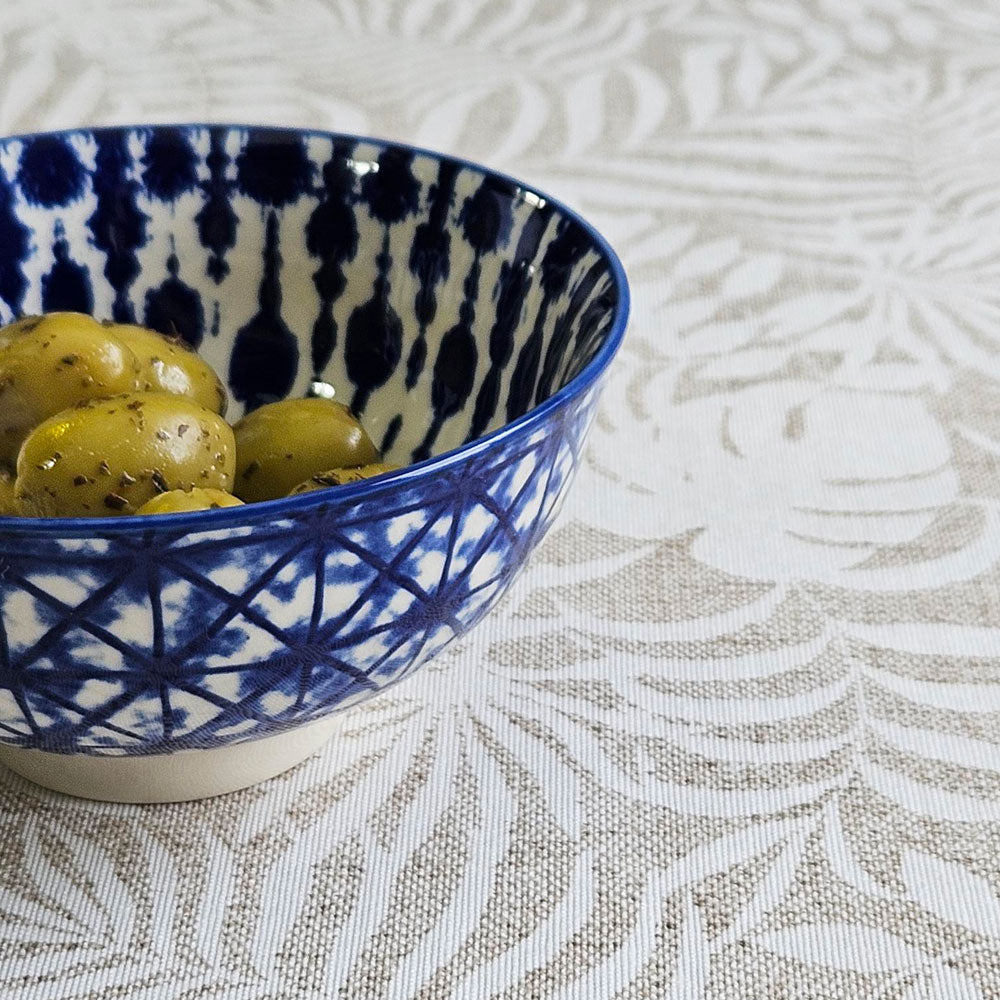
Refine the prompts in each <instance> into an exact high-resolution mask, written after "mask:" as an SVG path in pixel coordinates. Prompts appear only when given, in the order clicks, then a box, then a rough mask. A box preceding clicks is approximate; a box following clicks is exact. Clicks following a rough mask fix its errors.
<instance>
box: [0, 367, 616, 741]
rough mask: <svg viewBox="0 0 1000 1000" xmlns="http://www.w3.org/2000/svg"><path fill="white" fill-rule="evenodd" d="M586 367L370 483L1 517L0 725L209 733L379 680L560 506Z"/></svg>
mask: <svg viewBox="0 0 1000 1000" xmlns="http://www.w3.org/2000/svg"><path fill="white" fill-rule="evenodd" d="M598 392H599V384H595V385H593V386H592V387H591V388H590V389H588V390H587V391H586V392H585V393H583V394H582V395H580V396H578V397H574V398H573V399H571V400H568V401H567V402H566V403H565V404H563V405H561V406H560V407H558V408H556V409H554V410H552V411H550V412H549V414H548V415H547V419H546V420H545V421H543V422H539V423H538V424H536V425H535V426H534V427H532V428H530V429H526V430H525V432H524V433H518V434H512V435H509V436H506V437H504V438H502V439H500V440H498V441H497V442H495V443H494V444H493V445H492V446H490V447H488V448H485V449H481V450H479V451H478V452H476V453H473V454H471V455H470V456H469V457H468V458H467V459H465V460H463V461H460V462H454V463H452V464H451V465H450V466H449V467H447V468H446V469H445V470H444V471H435V470H434V469H433V467H431V468H428V469H427V470H426V472H424V473H423V474H418V475H416V476H414V477H412V478H410V479H404V480H402V481H401V482H399V483H398V484H394V483H391V482H389V483H387V484H386V485H387V486H391V489H385V490H383V491H382V492H380V493H376V494H375V495H365V496H364V497H363V498H361V499H358V500H356V501H353V502H350V501H349V502H340V503H338V502H337V501H336V497H335V491H331V499H330V501H329V502H323V503H320V504H318V505H316V506H314V507H311V508H309V509H307V510H304V511H301V512H296V513H294V514H293V515H291V516H284V517H281V518H280V519H270V520H269V519H263V520H259V521H257V522H255V523H252V524H249V525H247V524H242V525H239V526H236V527H231V528H223V529H220V530H216V531H184V530H171V527H170V520H171V518H170V517H169V516H163V517H162V518H160V519H158V520H157V522H156V523H155V526H154V527H151V528H148V529H146V530H144V531H142V532H135V533H132V532H121V531H117V532H109V533H107V534H106V535H105V536H104V537H100V536H90V537H72V536H70V535H67V536H66V537H60V536H59V535H54V534H51V533H44V534H39V535H38V536H37V537H36V538H34V539H32V540H31V543H30V544H26V543H25V539H24V537H23V536H18V537H16V538H14V537H11V536H7V535H2V534H0V742H2V743H5V744H8V745H13V746H20V747H26V748H34V749H39V750H46V751H50V752H58V753H75V754H81V753H82V754H107V755H137V754H157V753H168V752H172V751H175V750H182V749H191V748H206V749H207V748H215V747H221V746H225V745H227V744H231V743H234V742H238V741H245V740H251V739H259V738H262V737H265V736H269V735H273V734H276V733H280V732H282V731H283V730H286V729H289V728H290V727H293V726H299V725H303V724H306V723H309V722H313V721H316V720H318V719H319V718H321V717H323V716H325V715H327V714H329V713H331V712H333V711H336V710H339V709H343V708H345V707H347V706H349V705H353V704H355V703H357V702H359V701H361V700H364V699H366V698H369V697H371V696H372V695H374V694H376V693H377V692H379V691H380V690H382V689H383V688H385V687H387V686H389V685H391V684H394V683H396V682H397V681H399V680H401V679H403V678H404V677H406V676H407V675H409V674H410V673H412V672H413V670H415V669H416V668H417V667H418V666H419V665H420V664H421V663H423V662H425V661H426V660H427V659H429V658H430V657H431V656H433V655H434V654H435V653H437V652H439V651H440V650H441V649H442V647H444V646H445V645H446V644H447V643H448V642H450V641H451V640H452V639H454V638H455V637H456V636H458V635H461V634H462V633H463V632H465V631H466V630H467V629H469V628H470V627H471V626H472V625H474V624H475V623H476V622H477V621H478V620H479V619H480V618H481V617H482V616H483V615H484V614H485V613H486V612H487V611H489V610H490V608H492V607H493V605H494V604H495V603H496V602H497V600H498V599H499V598H500V596H501V595H502V594H503V592H504V590H505V589H506V587H507V586H508V585H509V583H510V582H511V580H512V578H513V576H514V575H515V573H516V572H517V571H518V569H519V568H520V567H521V566H522V565H523V563H524V561H525V559H526V558H527V557H528V555H529V554H530V552H531V551H532V549H534V548H535V546H536V545H537V543H538V541H539V540H540V538H541V537H542V535H543V534H544V533H545V531H546V529H547V528H548V526H549V525H550V524H551V522H552V520H553V518H554V517H555V515H556V513H557V512H558V509H559V506H560V504H561V501H562V499H563V497H564V496H565V493H566V489H567V487H568V486H569V483H570V480H571V479H572V476H573V473H574V471H575V468H576V465H577V463H578V461H579V459H580V453H581V447H582V444H583V440H584V437H585V435H586V431H587V427H588V425H589V422H590V420H591V417H592V415H593V412H594V406H595V403H596V399H597V395H598Z"/></svg>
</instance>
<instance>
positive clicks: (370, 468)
mask: <svg viewBox="0 0 1000 1000" xmlns="http://www.w3.org/2000/svg"><path fill="white" fill-rule="evenodd" d="M398 468H399V466H398V465H389V464H388V463H387V462H373V463H372V464H371V465H358V466H355V467H354V468H353V469H328V470H327V471H326V472H318V473H317V474H316V475H315V476H310V477H309V479H307V480H306V481H305V482H304V483H299V485H298V486H296V487H295V488H294V489H293V490H292V491H291V493H289V496H295V495H296V494H297V493H311V492H312V491H313V490H324V489H326V488H327V487H330V486H343V485H344V483H356V482H358V481H359V480H362V479H371V478H372V477H373V476H381V475H382V474H383V473H385V472H393V471H395V470H396V469H398Z"/></svg>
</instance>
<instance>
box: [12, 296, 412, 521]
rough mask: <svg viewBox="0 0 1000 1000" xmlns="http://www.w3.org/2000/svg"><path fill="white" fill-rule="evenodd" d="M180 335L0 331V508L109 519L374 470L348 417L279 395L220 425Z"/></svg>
mask: <svg viewBox="0 0 1000 1000" xmlns="http://www.w3.org/2000/svg"><path fill="white" fill-rule="evenodd" d="M226 403H227V400H226V392H225V389H224V388H223V386H222V383H221V382H220V381H219V378H218V376H217V375H216V374H215V372H214V371H213V370H212V368H211V367H210V366H209V365H208V364H207V363H206V362H205V361H203V360H202V359H201V358H200V357H199V356H198V355H197V354H195V353H194V352H193V351H191V350H190V349H189V348H188V347H187V346H186V345H185V344H184V343H183V341H181V340H180V339H179V338H170V337H164V336H161V335H160V334H158V333H154V332H153V331H151V330H146V329H144V328H143V327H139V326H132V325H130V324H126V323H111V322H104V323H100V322H98V321H97V320H95V319H93V318H92V317H90V316H85V315H83V314H81V313H70V312H63V313H48V314H46V315H44V316H27V317H24V318H23V319H19V320H17V321H16V322H14V323H11V324H9V325H8V326H5V327H2V328H0V514H5V515H23V516H29V517H79V516H83V517H115V516H121V515H126V514H168V513H173V512H176V511H190V510H207V509H211V508H217V507H232V506H237V505H239V504H241V503H253V502H257V501H261V500H273V499H276V498H278V497H283V496H288V495H290V494H298V493H305V492H308V491H310V490H315V489H322V488H324V487H329V486H336V485H340V484H342V483H346V482H355V481H357V480H358V479H364V478H368V477H370V476H377V475H379V474H381V473H383V472H388V471H390V469H392V468H394V466H389V465H385V464H383V463H382V462H381V456H380V455H379V453H378V449H376V447H375V446H374V445H373V444H372V441H371V438H369V437H368V435H367V433H366V432H365V430H364V428H363V427H362V426H361V424H360V423H359V422H358V420H357V418H355V417H354V415H353V414H352V413H351V412H350V410H348V408H347V407H346V406H344V405H343V404H342V403H337V402H334V401H333V400H331V399H319V398H316V399H287V400H282V401H281V402H278V403H271V404H269V405H266V406H262V407H260V408H259V409H257V410H254V411H252V412H251V413H248V414H247V415H246V416H245V417H243V419H242V420H240V421H239V422H238V423H236V424H235V425H234V426H230V425H229V424H228V423H226V421H225V419H224V415H225V412H226Z"/></svg>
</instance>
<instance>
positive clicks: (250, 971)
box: [0, 0, 1000, 1000]
mask: <svg viewBox="0 0 1000 1000" xmlns="http://www.w3.org/2000/svg"><path fill="white" fill-rule="evenodd" d="M0 73H2V75H3V76H2V79H3V87H2V88H0V129H2V131H3V132H5V133H9V132H13V131H19V130H28V129H35V128H47V127H59V126H70V125H75V124H80V123H87V124H89V123H110V122H136V121H168V120H199V119H200V120H215V121H225V120H235V121H241V120H249V121H264V122H275V123H287V124H300V125H312V126H318V127H327V128H333V129H342V130H346V131H356V132H362V133H373V134H378V135H382V136H387V137H391V138H397V139H402V140H406V141H410V142H415V143H418V144H423V145H429V146H432V147H437V148H442V149H445V150H448V151H451V152H455V153H458V154H461V155H465V156H468V157H471V158H474V159H481V160H484V161H486V162H488V163H489V164H490V165H493V166H496V167H500V168H503V169H505V170H508V171H510V172H512V173H515V174H517V175H519V176H522V177H525V178H527V179H529V180H531V181H532V182H534V183H537V184H538V185H539V186H540V187H541V188H543V189H548V190H551V191H552V192H553V193H555V194H558V195H560V196H561V197H563V198H564V199H565V200H567V201H569V202H570V203H571V204H573V205H574V206H575V207H577V208H579V209H581V210H582V211H583V212H585V214H587V215H588V217H590V218H591V219H593V221H595V223H597V225H598V226H599V227H600V228H602V229H603V230H604V231H605V232H606V233H607V235H608V236H609V238H610V239H611V240H612V242H613V243H614V244H615V245H616V246H617V247H618V248H619V249H620V251H621V254H622V256H623V258H624V261H625V265H626V268H627V270H628V272H629V275H630V278H631V281H632V284H633V292H634V320H633V323H632V327H631V331H630V333H629V335H628V338H627V340H626V344H625V347H624V349H623V352H622V354H621V356H620V358H619V360H618V362H617V363H616V366H615V368H614V373H613V377H612V380H611V383H610V385H609V387H608V390H607V393H606V396H605V398H604V401H603V405H602V410H601V413H600V416H599V418H598V420H597V422H596V425H595V427H594V429H593V433H592V437H591V440H590V444H589V448H588V451H587V455H586V463H585V467H584V468H583V470H582V472H581V474H580V476H579V479H578V480H577V483H576V485H575V487H574V491H573V493H572V496H571V498H570V500H569V502H568V503H567V506H566V508H565V510H564V513H563V514H562V516H561V519H560V521H559V522H558V524H557V526H556V528H555V530H554V531H553V532H552V534H551V535H550V536H549V538H548V539H547V541H546V543H545V544H544V546H543V548H542V550H541V551H540V554H539V555H538V557H537V558H535V559H534V560H533V562H532V564H531V565H530V567H529V568H528V569H527V570H526V571H525V573H524V574H523V576H522V577H521V578H520V579H519V581H518V583H517V584H516V585H515V587H514V588H513V590H512V592H511V594H510V596H509V597H508V599H507V600H506V602H505V603H504V604H503V606H502V608H501V609H500V610H499V611H498V612H497V613H495V614H493V615H492V616H491V617H490V618H489V619H488V620H487V621H485V622H484V623H483V624H482V625H481V626H480V627H479V628H478V630H477V631H475V632H474V633H473V634H472V635H471V636H470V637H468V639H467V640H465V641H463V642H462V643H461V644H459V645H457V646H455V647H453V648H451V649H450V650H449V651H448V652H447V653H445V654H443V655H442V656H441V657H440V658H439V659H438V660H437V661H435V662H433V663H432V664H430V665H428V666H427V667H426V668H425V669H424V670H423V671H422V672H421V673H419V674H418V675H417V676H416V677H414V678H413V679H412V680H410V681H408V682H407V683H406V684H405V685H404V686H402V687H400V688H399V689H395V690H394V691H392V692H391V693H389V694H387V695H386V696H384V697H382V698H379V699H376V700H375V701H374V702H373V703H371V704H368V705H365V706H362V707H361V708H360V709H358V710H356V711H352V712H350V713H349V714H347V715H345V716H344V717H343V718H342V723H341V729H340V732H339V733H338V735H337V737H336V739H335V740H334V741H333V743H332V744H331V745H330V746H328V747H327V748H326V749H325V750H324V751H323V752H322V753H320V754H318V755H317V756H315V757H313V758H312V759H311V760H309V761H308V762H307V763H305V764H303V765H301V766H300V767H298V768H297V769H295V770H294V771H292V772H291V773H288V774H286V775H284V776H282V777H280V778H278V779H276V780H274V781H272V782H270V783H267V784H265V785H262V786H259V787H257V788H254V789H251V790H248V791H245V792H242V793H239V794H235V795H232V796H228V797H226V798H223V799H219V800H215V801H208V802H199V803H191V804H184V805H176V806H164V807H155V808H143V807H125V806H105V805H100V804H93V803H84V802H75V801H71V800H68V799H64V798H60V797H57V796H55V795H51V794H48V793H45V792H42V791H39V790H37V789H35V788H33V787H31V786H29V785H28V784H27V783H25V782H22V781H21V780H20V779H17V778H15V777H13V776H11V775H9V774H7V773H3V774H0V845H2V846H0V996H2V997H3V998H4V1000H85V998H86V1000H96V998H112V997H128V998H129V1000H200V998H213V1000H249V998H252V1000H278V998H282V1000H284V998H291V1000H331V998H333V1000H335V998H342V1000H347V998H349V1000H487V998H492V1000H701V998H711V1000H716V998H717V1000H747V998H754V1000H764V998H781V1000H795V998H815V1000H827V998H829V1000H833V998H843V997H859V998H860V997H865V998H880V1000H918V998H920V1000H980V998H990V997H998V996H1000V864H998V857H1000V8H998V6H997V5H996V4H994V3H990V2H988V0H629V2H623V3H609V2H607V0H502V2H497V0H300V2H296V3H294V4H283V3H279V2H277V0H214V2H212V3H209V4H207V5H206V4H205V3H204V2H203V0H174V2H172V3H170V4H136V3H129V2H126V0H84V2H82V3H75V4H62V3H56V2H54V0H52V2H46V3H41V2H37V3H32V4H27V3H21V4H14V3H8V4H6V5H5V6H4V10H3V16H2V18H0Z"/></svg>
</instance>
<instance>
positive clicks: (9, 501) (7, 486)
mask: <svg viewBox="0 0 1000 1000" xmlns="http://www.w3.org/2000/svg"><path fill="white" fill-rule="evenodd" d="M20 513H21V505H20V504H19V503H18V502H17V500H16V499H15V498H14V477H13V476H12V475H11V473H10V470H9V469H4V468H0V517H14V516H16V515H18V514H20Z"/></svg>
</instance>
